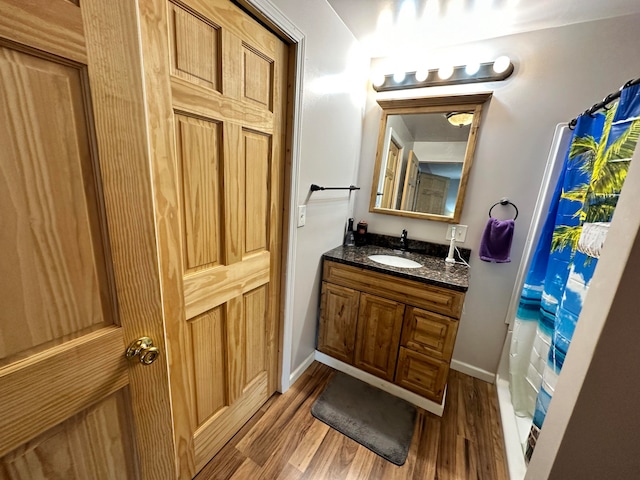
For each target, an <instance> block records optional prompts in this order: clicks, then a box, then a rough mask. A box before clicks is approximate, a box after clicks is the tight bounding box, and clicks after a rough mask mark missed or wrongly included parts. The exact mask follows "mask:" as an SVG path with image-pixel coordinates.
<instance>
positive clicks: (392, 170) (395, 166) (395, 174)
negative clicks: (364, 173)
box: [382, 138, 403, 209]
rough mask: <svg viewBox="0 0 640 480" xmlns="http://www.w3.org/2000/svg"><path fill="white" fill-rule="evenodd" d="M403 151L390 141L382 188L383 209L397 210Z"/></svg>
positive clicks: (392, 140)
mask: <svg viewBox="0 0 640 480" xmlns="http://www.w3.org/2000/svg"><path fill="white" fill-rule="evenodd" d="M402 151H403V149H402V148H401V147H400V146H399V145H398V144H397V143H396V142H395V141H394V139H393V138H391V140H390V141H389V150H388V151H387V161H386V163H385V167H384V185H383V187H382V208H391V209H394V208H396V202H397V199H398V184H399V181H398V180H399V176H400V169H401V168H402Z"/></svg>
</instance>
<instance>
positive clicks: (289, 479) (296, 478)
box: [276, 463, 302, 480]
mask: <svg viewBox="0 0 640 480" xmlns="http://www.w3.org/2000/svg"><path fill="white" fill-rule="evenodd" d="M301 478H302V472H301V471H300V470H298V469H297V468H296V467H294V466H293V465H291V464H290V463H288V464H287V465H285V467H284V469H283V470H282V472H280V475H278V476H277V477H276V480H300V479H301Z"/></svg>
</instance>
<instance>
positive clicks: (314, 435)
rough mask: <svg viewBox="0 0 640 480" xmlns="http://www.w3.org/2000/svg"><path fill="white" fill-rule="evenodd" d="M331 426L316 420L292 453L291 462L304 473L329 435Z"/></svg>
mask: <svg viewBox="0 0 640 480" xmlns="http://www.w3.org/2000/svg"><path fill="white" fill-rule="evenodd" d="M329 428H330V427H329V425H327V424H326V423H323V422H321V421H320V420H316V421H314V422H313V423H312V424H311V427H310V428H309V430H308V431H307V434H306V435H305V437H304V439H303V440H302V442H300V444H299V445H298V446H297V447H296V449H295V451H294V452H293V455H291V458H290V459H289V463H290V464H291V465H293V466H294V467H296V468H297V469H298V470H300V471H301V472H303V473H304V472H305V471H306V470H307V467H308V466H309V463H310V462H311V459H312V458H313V456H314V455H315V454H316V452H317V451H318V448H319V447H320V444H321V443H322V441H323V440H324V437H325V436H326V435H327V432H328V431H329Z"/></svg>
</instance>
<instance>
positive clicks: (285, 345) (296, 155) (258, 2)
mask: <svg viewBox="0 0 640 480" xmlns="http://www.w3.org/2000/svg"><path fill="white" fill-rule="evenodd" d="M244 1H245V2H246V3H247V4H249V5H251V6H252V7H253V8H255V9H256V10H257V11H258V12H260V14H262V15H264V17H265V18H268V19H269V21H271V22H272V23H273V24H274V25H275V26H276V27H277V28H278V29H279V30H280V31H281V33H282V34H283V35H285V36H286V37H287V38H288V39H289V40H290V41H291V44H292V45H291V47H292V48H295V49H296V60H295V62H296V64H295V78H294V88H293V118H292V119H291V121H292V125H291V132H292V136H291V185H290V191H291V197H290V199H289V231H288V237H289V240H288V251H287V259H286V273H285V282H284V289H285V295H284V305H283V307H284V308H283V309H284V322H283V331H282V332H281V334H282V352H281V353H282V371H281V376H280V382H279V383H280V384H279V385H278V391H280V392H282V393H284V392H286V391H287V390H288V389H289V387H290V386H291V383H292V382H291V378H293V376H294V374H295V373H296V372H297V371H298V370H299V368H298V369H296V372H293V373H291V352H292V350H293V311H294V309H293V299H294V287H295V265H296V244H297V237H298V234H297V226H296V225H297V221H296V220H297V215H296V212H297V205H298V193H299V191H298V185H299V183H300V150H301V138H302V92H303V79H304V59H305V56H304V55H305V35H304V34H303V33H302V32H301V31H300V30H299V29H298V28H297V27H296V26H295V25H294V24H293V22H291V20H289V19H288V18H287V17H286V16H285V15H284V14H283V13H282V12H281V11H280V9H278V8H277V7H276V6H275V5H274V4H273V3H271V2H270V1H269V0H244ZM303 371H304V370H303Z"/></svg>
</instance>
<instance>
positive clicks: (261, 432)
mask: <svg viewBox="0 0 640 480" xmlns="http://www.w3.org/2000/svg"><path fill="white" fill-rule="evenodd" d="M332 374H333V372H332V371H331V370H328V371H324V372H323V373H322V374H320V375H318V376H314V375H303V376H302V377H301V378H300V379H299V382H296V385H294V386H293V387H292V388H291V390H292V391H291V392H287V393H288V394H289V393H291V395H288V398H289V401H288V402H275V403H274V404H273V407H272V408H271V409H269V410H268V411H267V412H266V413H265V414H264V415H263V417H262V418H261V419H260V421H259V422H258V424H257V425H256V428H254V429H253V430H252V431H251V432H249V434H248V435H247V437H246V438H244V439H242V440H241V441H240V442H239V443H238V446H237V448H238V450H240V451H241V452H243V453H244V454H245V455H246V456H247V457H249V458H251V459H252V460H253V461H254V462H256V463H257V464H258V465H261V466H264V465H265V462H266V460H267V459H268V458H269V457H271V455H272V454H273V452H274V450H275V448H277V447H278V446H279V445H280V444H281V443H282V441H283V435H282V432H283V430H284V429H285V428H286V426H287V425H289V424H290V423H291V422H292V419H293V417H294V416H295V415H296V412H298V410H299V409H300V408H301V407H302V405H303V404H304V403H305V401H307V404H308V409H307V410H306V411H305V412H304V413H305V416H310V413H309V414H308V415H307V413H308V412H309V411H310V409H311V405H312V404H313V401H314V399H315V397H317V395H319V394H320V393H321V392H322V390H323V389H324V387H325V385H326V382H328V380H329V377H330V376H331V375H332ZM298 433H300V432H298Z"/></svg>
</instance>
